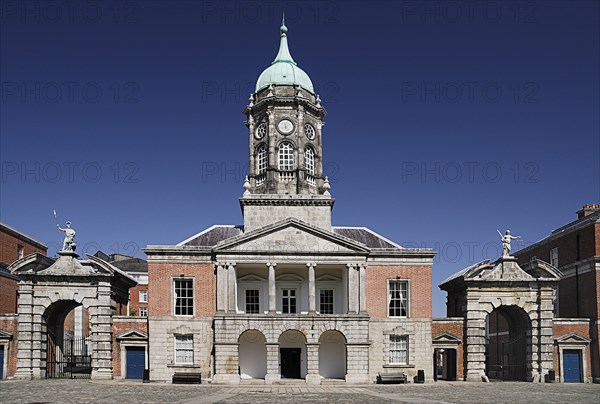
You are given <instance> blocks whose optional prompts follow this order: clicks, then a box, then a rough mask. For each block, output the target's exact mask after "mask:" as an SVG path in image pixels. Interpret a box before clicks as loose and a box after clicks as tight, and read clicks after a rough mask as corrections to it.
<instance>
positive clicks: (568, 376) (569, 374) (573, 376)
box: [563, 349, 581, 383]
mask: <svg viewBox="0 0 600 404" xmlns="http://www.w3.org/2000/svg"><path fill="white" fill-rule="evenodd" d="M563 369H564V372H565V377H564V380H565V383H580V382H581V351H580V350H578V349H565V350H564V351H563Z"/></svg>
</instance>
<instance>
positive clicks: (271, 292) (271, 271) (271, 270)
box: [267, 262, 279, 355]
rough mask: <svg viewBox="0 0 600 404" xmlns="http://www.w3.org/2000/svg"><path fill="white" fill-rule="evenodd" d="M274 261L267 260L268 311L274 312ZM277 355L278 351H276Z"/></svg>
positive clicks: (275, 293)
mask: <svg viewBox="0 0 600 404" xmlns="http://www.w3.org/2000/svg"><path fill="white" fill-rule="evenodd" d="M276 266H277V264H276V263H274V262H267V267H269V313H275V312H276V310H277V288H276V287H275V267H276ZM277 354H278V355H279V351H278V352H277Z"/></svg>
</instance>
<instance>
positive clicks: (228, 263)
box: [225, 262, 235, 268]
mask: <svg viewBox="0 0 600 404" xmlns="http://www.w3.org/2000/svg"><path fill="white" fill-rule="evenodd" d="M225 265H227V268H231V267H234V266H235V262H227V263H226V264H225Z"/></svg>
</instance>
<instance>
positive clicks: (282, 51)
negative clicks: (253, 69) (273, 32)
mask: <svg viewBox="0 0 600 404" xmlns="http://www.w3.org/2000/svg"><path fill="white" fill-rule="evenodd" d="M279 31H280V32H281V41H280V43H279V52H278V53H277V56H275V60H274V61H273V63H277V62H289V63H293V64H296V62H294V59H293V58H292V55H291V54H290V50H289V48H288V43H287V31H288V29H287V27H286V26H285V12H284V13H283V17H282V19H281V28H279ZM273 63H271V64H273Z"/></svg>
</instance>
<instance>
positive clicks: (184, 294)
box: [174, 279, 194, 316]
mask: <svg viewBox="0 0 600 404" xmlns="http://www.w3.org/2000/svg"><path fill="white" fill-rule="evenodd" d="M174 288H175V315H176V316H193V315H194V281H193V280H192V279H175V280H174Z"/></svg>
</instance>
